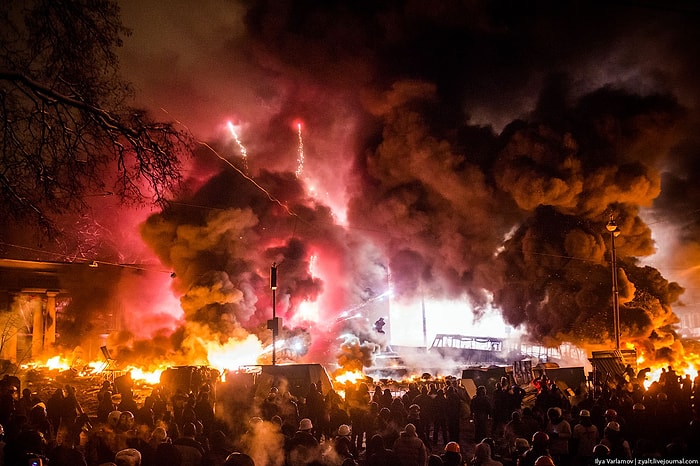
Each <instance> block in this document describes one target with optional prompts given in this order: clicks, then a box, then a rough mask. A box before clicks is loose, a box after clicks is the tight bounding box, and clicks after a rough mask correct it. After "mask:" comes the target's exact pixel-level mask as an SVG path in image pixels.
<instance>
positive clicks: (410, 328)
mask: <svg viewBox="0 0 700 466" xmlns="http://www.w3.org/2000/svg"><path fill="white" fill-rule="evenodd" d="M425 324H426V325H425V326H426V342H425V343H427V345H428V346H430V345H431V344H432V342H433V340H434V339H435V335H436V334H448V335H466V336H477V337H493V338H506V337H507V336H508V334H509V333H510V331H511V329H510V328H509V327H508V326H507V325H506V323H505V322H504V321H503V318H502V317H501V314H500V313H499V312H498V311H496V310H493V311H490V312H488V313H487V314H485V315H484V317H482V318H481V319H480V320H479V321H477V322H474V318H473V315H472V311H471V306H470V305H469V303H468V302H467V300H466V298H465V299H463V300H428V299H426V300H425ZM389 325H390V330H389V333H390V334H391V343H392V344H394V345H397V346H423V345H424V339H423V309H422V303H421V301H420V299H417V300H415V301H413V302H407V303H402V302H397V301H392V302H391V320H390V323H389Z"/></svg>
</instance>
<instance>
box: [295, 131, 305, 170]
mask: <svg viewBox="0 0 700 466" xmlns="http://www.w3.org/2000/svg"><path fill="white" fill-rule="evenodd" d="M297 134H298V136H299V148H298V149H297V171H296V172H295V174H296V176H297V178H299V177H300V176H301V173H302V172H303V171H304V140H303V139H302V137H301V123H297Z"/></svg>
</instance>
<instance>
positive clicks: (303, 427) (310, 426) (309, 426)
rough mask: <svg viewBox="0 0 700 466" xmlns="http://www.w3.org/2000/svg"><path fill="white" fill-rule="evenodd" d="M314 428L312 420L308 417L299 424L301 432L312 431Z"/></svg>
mask: <svg viewBox="0 0 700 466" xmlns="http://www.w3.org/2000/svg"><path fill="white" fill-rule="evenodd" d="M313 428H314V425H313V424H312V423H311V419H309V418H308V417H305V418H304V419H302V420H301V422H299V430H311V429H313Z"/></svg>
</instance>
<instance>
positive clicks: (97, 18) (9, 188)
mask: <svg viewBox="0 0 700 466" xmlns="http://www.w3.org/2000/svg"><path fill="white" fill-rule="evenodd" d="M119 13H120V12H119V7H118V5H117V4H116V3H115V2H114V1H112V0H26V1H20V2H15V1H7V2H0V125H1V127H0V129H1V132H0V202H1V204H0V212H1V213H2V214H3V216H4V218H6V219H8V218H9V219H14V220H16V221H20V220H21V221H34V222H37V224H38V225H40V226H41V227H42V228H43V229H44V230H45V231H48V232H51V231H53V228H54V225H53V222H52V218H54V217H55V216H56V215H59V214H62V213H65V212H71V211H80V210H81V209H84V208H85V207H86V202H85V198H86V197H88V196H94V195H96V194H97V195H99V194H101V193H105V192H113V193H114V194H116V195H118V196H121V198H122V199H123V200H124V201H125V202H147V201H150V202H154V203H156V204H159V205H163V204H165V203H167V197H168V195H169V194H171V193H172V192H173V190H175V189H176V188H177V186H178V184H179V182H180V179H181V178H180V170H179V169H180V166H181V162H182V159H183V157H186V156H187V155H189V154H190V153H191V150H192V139H191V137H190V136H189V134H188V133H186V132H184V131H179V130H176V128H175V127H174V125H173V124H171V123H162V122H158V121H155V120H153V119H151V118H150V117H149V116H148V114H147V113H146V112H145V111H143V110H140V109H136V108H133V107H131V106H129V102H130V100H131V98H132V97H133V91H132V89H131V86H130V85H129V83H128V82H126V81H125V80H123V79H122V78H121V77H120V76H119V63H118V59H117V56H116V53H115V50H116V48H117V47H120V46H121V45H122V39H123V38H124V37H127V36H128V35H129V34H130V31H129V30H128V29H126V28H125V27H124V26H123V25H122V23H121V19H120V14H119Z"/></svg>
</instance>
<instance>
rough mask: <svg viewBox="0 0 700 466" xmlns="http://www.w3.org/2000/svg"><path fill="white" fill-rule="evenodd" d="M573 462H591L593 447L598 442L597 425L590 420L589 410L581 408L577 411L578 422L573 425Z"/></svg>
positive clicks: (583, 463) (584, 463) (581, 463)
mask: <svg viewBox="0 0 700 466" xmlns="http://www.w3.org/2000/svg"><path fill="white" fill-rule="evenodd" d="M572 438H573V439H574V447H573V448H574V451H572V453H573V454H574V455H575V459H576V460H575V462H576V464H578V465H581V466H583V465H586V464H591V463H592V460H593V447H595V446H596V445H597V444H598V440H599V434H598V427H597V426H596V425H595V424H593V421H592V420H591V412H590V411H588V410H587V409H582V410H581V411H580V412H579V422H578V423H577V424H576V425H575V426H574V431H573V437H572Z"/></svg>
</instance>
